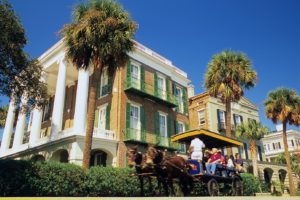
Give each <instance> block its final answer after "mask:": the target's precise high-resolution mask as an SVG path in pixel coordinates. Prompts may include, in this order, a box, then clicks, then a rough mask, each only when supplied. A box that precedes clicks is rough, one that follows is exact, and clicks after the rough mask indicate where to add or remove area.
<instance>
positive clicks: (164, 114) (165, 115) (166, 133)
mask: <svg viewBox="0 0 300 200" xmlns="http://www.w3.org/2000/svg"><path fill="white" fill-rule="evenodd" d="M158 113H159V135H160V137H165V138H168V124H167V123H168V118H167V117H168V114H166V113H163V112H158ZM161 116H163V117H165V130H164V134H162V133H161V124H160V117H161Z"/></svg>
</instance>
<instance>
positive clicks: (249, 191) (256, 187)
mask: <svg viewBox="0 0 300 200" xmlns="http://www.w3.org/2000/svg"><path fill="white" fill-rule="evenodd" d="M241 177H242V179H243V186H244V196H254V195H255V193H258V192H260V182H259V180H258V178H257V177H255V176H253V174H249V173H242V174H241Z"/></svg>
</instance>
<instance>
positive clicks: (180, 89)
mask: <svg viewBox="0 0 300 200" xmlns="http://www.w3.org/2000/svg"><path fill="white" fill-rule="evenodd" d="M177 90H179V91H180V96H178V94H177ZM175 94H176V98H178V99H177V100H178V101H179V102H178V103H179V106H178V108H179V110H178V111H179V112H180V113H183V112H184V109H183V90H182V88H181V87H179V86H178V85H176V86H175Z"/></svg>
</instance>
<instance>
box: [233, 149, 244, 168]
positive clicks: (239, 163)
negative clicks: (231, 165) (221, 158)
mask: <svg viewBox="0 0 300 200" xmlns="http://www.w3.org/2000/svg"><path fill="white" fill-rule="evenodd" d="M234 162H235V167H236V170H237V171H238V172H239V173H243V172H244V162H243V160H242V159H241V156H240V154H239V153H236V154H235V160H234Z"/></svg>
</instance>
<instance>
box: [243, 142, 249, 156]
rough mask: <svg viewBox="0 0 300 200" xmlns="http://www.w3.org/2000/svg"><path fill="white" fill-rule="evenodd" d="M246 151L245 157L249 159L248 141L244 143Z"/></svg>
mask: <svg viewBox="0 0 300 200" xmlns="http://www.w3.org/2000/svg"><path fill="white" fill-rule="evenodd" d="M244 153H245V159H246V160H248V159H249V156H248V145H247V143H244Z"/></svg>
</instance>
